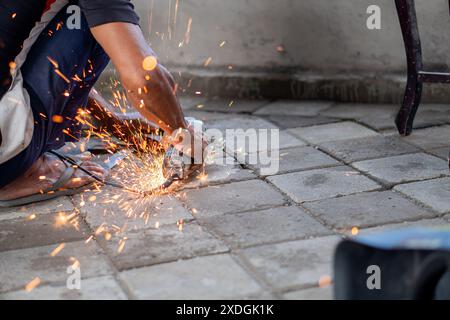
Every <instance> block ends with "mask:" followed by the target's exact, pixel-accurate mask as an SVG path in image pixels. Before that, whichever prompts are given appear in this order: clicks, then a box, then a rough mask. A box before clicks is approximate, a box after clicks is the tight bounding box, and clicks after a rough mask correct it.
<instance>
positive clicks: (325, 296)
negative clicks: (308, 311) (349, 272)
mask: <svg viewBox="0 0 450 320" xmlns="http://www.w3.org/2000/svg"><path fill="white" fill-rule="evenodd" d="M333 296H334V293H333V286H326V287H324V288H319V287H317V288H309V289H304V290H300V291H293V292H289V293H285V294H284V298H285V299H287V300H333Z"/></svg>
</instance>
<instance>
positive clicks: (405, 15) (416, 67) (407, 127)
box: [395, 0, 423, 136]
mask: <svg viewBox="0 0 450 320" xmlns="http://www.w3.org/2000/svg"><path fill="white" fill-rule="evenodd" d="M395 5H396V7H397V13H398V17H399V21H400V26H401V29H402V34H403V41H404V44H405V51H406V59H407V64H408V82H407V86H406V90H405V95H404V98H403V104H402V107H401V109H400V111H399V113H398V114H397V118H396V120H395V123H396V125H397V129H398V131H399V133H400V134H401V135H404V136H407V135H410V134H411V132H412V128H413V124H414V117H415V115H416V112H417V109H418V107H419V104H420V100H421V97H422V81H421V79H419V72H420V71H421V70H422V68H423V62H422V46H421V43H420V36H419V28H418V25H417V17H416V9H415V5H414V0H395Z"/></svg>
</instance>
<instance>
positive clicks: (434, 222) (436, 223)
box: [344, 218, 450, 236]
mask: <svg viewBox="0 0 450 320" xmlns="http://www.w3.org/2000/svg"><path fill="white" fill-rule="evenodd" d="M442 226H450V225H449V224H448V223H447V222H446V221H445V220H444V219H440V218H436V219H422V220H419V221H413V222H401V223H395V224H387V225H383V226H377V227H371V228H363V229H359V230H358V235H357V236H368V235H373V234H380V235H381V234H383V233H384V232H389V231H395V230H402V229H408V228H440V227H442ZM349 233H350V232H348V231H346V232H344V234H346V235H347V236H350V234H349Z"/></svg>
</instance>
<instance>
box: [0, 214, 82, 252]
mask: <svg viewBox="0 0 450 320" xmlns="http://www.w3.org/2000/svg"><path fill="white" fill-rule="evenodd" d="M68 215H69V214H65V215H64V216H63V215H61V216H60V215H58V214H46V215H38V216H36V218H34V219H32V220H30V219H23V218H20V219H12V220H6V221H1V222H0V251H6V250H16V249H23V248H30V247H40V246H45V245H49V244H53V243H61V242H70V241H75V240H81V239H87V238H88V237H89V230H88V229H87V227H86V225H85V224H84V222H82V221H81V219H79V218H74V219H73V220H71V221H74V223H76V224H77V226H76V227H75V226H74V225H72V224H70V223H63V224H62V223H61V222H60V221H61V220H60V219H65V217H67V216H68ZM75 221H76V222H75Z"/></svg>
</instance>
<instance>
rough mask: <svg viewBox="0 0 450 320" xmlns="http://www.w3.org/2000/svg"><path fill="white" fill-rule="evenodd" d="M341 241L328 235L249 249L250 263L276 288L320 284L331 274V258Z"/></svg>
mask: <svg viewBox="0 0 450 320" xmlns="http://www.w3.org/2000/svg"><path fill="white" fill-rule="evenodd" d="M339 240H340V238H339V237H336V236H327V237H323V238H314V239H308V240H299V241H291V242H283V243H280V244H275V245H265V246H260V247H255V248H248V249H244V250H242V251H241V253H242V255H243V256H244V257H245V258H246V259H248V261H249V263H250V264H251V265H252V266H253V268H255V269H256V270H257V271H258V272H259V273H260V274H262V275H263V276H264V277H265V278H266V279H267V281H269V283H270V284H271V285H272V286H274V287H275V288H277V289H287V288H292V287H298V286H306V285H317V284H318V282H319V280H320V278H321V277H323V276H331V275H332V274H331V273H332V263H331V262H332V258H333V253H334V249H335V246H336V245H337V243H338V242H339Z"/></svg>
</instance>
